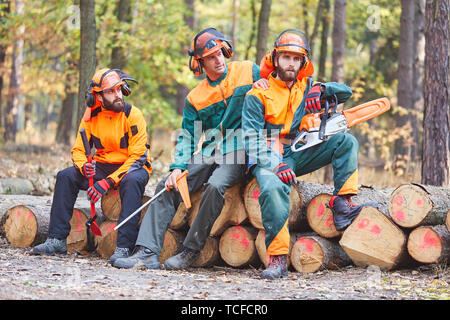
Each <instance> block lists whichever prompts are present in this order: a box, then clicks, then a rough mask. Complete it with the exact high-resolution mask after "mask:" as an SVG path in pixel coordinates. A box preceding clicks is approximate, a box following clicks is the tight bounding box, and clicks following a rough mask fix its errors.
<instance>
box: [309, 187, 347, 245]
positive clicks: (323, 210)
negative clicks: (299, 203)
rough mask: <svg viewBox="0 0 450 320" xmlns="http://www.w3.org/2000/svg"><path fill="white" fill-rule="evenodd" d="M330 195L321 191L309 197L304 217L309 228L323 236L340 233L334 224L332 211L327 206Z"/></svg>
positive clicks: (333, 236) (333, 235)
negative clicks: (311, 197)
mask: <svg viewBox="0 0 450 320" xmlns="http://www.w3.org/2000/svg"><path fill="white" fill-rule="evenodd" d="M330 198H331V195H330V194H326V193H322V194H318V195H317V196H315V197H314V198H313V199H311V202H310V203H309V204H308V207H307V209H306V218H307V220H308V224H309V226H310V227H311V229H312V230H313V231H314V232H316V233H317V234H318V235H320V236H322V237H324V238H336V237H338V236H341V235H342V231H337V230H336V227H335V226H334V221H333V212H332V211H331V209H330V208H329V207H328V203H329V201H330Z"/></svg>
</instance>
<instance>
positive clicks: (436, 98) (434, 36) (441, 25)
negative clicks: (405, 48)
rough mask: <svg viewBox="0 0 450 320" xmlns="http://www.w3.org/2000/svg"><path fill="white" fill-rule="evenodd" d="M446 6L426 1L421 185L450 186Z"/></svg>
mask: <svg viewBox="0 0 450 320" xmlns="http://www.w3.org/2000/svg"><path fill="white" fill-rule="evenodd" d="M448 16H449V3H448V1H434V0H427V2H426V11H425V19H426V20H425V21H426V22H425V23H426V29H425V43H426V44H425V86H424V101H425V104H424V108H425V109H424V118H423V127H424V139H423V161H422V183H423V184H427V185H436V186H449V185H450V169H449V166H450V163H449V162H450V131H449V129H450V111H449V108H450V107H449V90H450V88H449V67H450V65H449V53H448V46H449V21H448Z"/></svg>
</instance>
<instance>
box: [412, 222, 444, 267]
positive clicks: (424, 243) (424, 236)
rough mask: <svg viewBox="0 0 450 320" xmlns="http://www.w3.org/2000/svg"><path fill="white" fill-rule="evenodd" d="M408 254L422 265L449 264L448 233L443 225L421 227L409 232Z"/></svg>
mask: <svg viewBox="0 0 450 320" xmlns="http://www.w3.org/2000/svg"><path fill="white" fill-rule="evenodd" d="M408 252H409V254H410V255H411V257H413V258H414V259H415V260H417V261H419V262H422V263H443V264H445V265H446V264H447V263H448V262H450V232H449V231H448V230H447V228H446V227H445V226H444V225H437V226H423V227H418V228H416V229H414V230H413V231H411V233H410V234H409V238H408Z"/></svg>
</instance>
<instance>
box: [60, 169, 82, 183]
mask: <svg viewBox="0 0 450 320" xmlns="http://www.w3.org/2000/svg"><path fill="white" fill-rule="evenodd" d="M80 176H81V173H80V172H79V171H78V169H77V168H75V167H68V168H65V169H62V170H61V171H58V173H57V174H56V180H57V181H65V180H71V181H75V180H77V179H79V178H80Z"/></svg>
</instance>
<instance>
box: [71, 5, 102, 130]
mask: <svg viewBox="0 0 450 320" xmlns="http://www.w3.org/2000/svg"><path fill="white" fill-rule="evenodd" d="M96 33H97V30H96V25H95V1H94V0H80V62H79V73H80V77H79V85H78V111H77V113H78V114H77V123H76V127H77V128H78V127H79V125H80V122H81V118H82V117H83V114H84V111H85V109H86V101H85V97H84V96H85V93H86V89H87V87H88V85H89V82H90V81H91V79H92V76H93V75H94V73H95V68H96V63H97V59H96V56H95V52H96V49H95V45H96V39H97V35H96Z"/></svg>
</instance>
